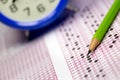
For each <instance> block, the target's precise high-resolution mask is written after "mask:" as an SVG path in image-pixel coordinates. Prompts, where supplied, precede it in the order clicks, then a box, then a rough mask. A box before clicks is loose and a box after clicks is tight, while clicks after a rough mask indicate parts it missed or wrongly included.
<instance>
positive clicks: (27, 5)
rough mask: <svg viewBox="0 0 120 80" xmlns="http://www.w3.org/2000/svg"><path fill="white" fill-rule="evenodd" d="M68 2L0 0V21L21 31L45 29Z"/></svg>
mask: <svg viewBox="0 0 120 80" xmlns="http://www.w3.org/2000/svg"><path fill="white" fill-rule="evenodd" d="M67 3H68V0H0V21H1V22H2V23H4V24H6V25H8V26H10V27H13V28H17V29H21V30H33V29H38V28H43V27H45V26H47V25H48V24H50V23H52V22H53V21H55V20H56V19H57V18H58V17H60V14H61V13H62V12H63V10H64V9H65V8H66V5H67Z"/></svg>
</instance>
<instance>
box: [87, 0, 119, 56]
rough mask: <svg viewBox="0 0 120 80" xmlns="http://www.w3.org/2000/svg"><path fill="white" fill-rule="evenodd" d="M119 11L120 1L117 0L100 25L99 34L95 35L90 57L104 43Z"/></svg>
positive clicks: (90, 47)
mask: <svg viewBox="0 0 120 80" xmlns="http://www.w3.org/2000/svg"><path fill="white" fill-rule="evenodd" d="M119 10H120V0H115V1H114V3H113V4H112V7H111V8H110V10H109V11H108V13H107V15H106V16H105V18H104V19H103V21H102V23H101V24H100V26H99V28H98V30H97V32H96V33H95V34H94V36H93V38H92V41H91V44H90V46H89V51H88V54H87V55H89V54H90V53H91V52H92V51H94V50H95V49H96V48H97V47H98V45H99V44H100V43H101V42H102V40H103V38H104V37H105V35H106V33H107V31H108V30H109V27H110V26H111V24H112V23H113V21H114V19H115V18H116V16H117V14H118V12H119Z"/></svg>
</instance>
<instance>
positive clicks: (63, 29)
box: [0, 0, 120, 80]
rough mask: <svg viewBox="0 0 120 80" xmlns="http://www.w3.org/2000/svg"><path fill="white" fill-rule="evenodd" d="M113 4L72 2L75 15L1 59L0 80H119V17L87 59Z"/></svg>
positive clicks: (90, 0) (93, 0) (95, 0)
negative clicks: (91, 42)
mask: <svg viewBox="0 0 120 80" xmlns="http://www.w3.org/2000/svg"><path fill="white" fill-rule="evenodd" d="M71 1H72V0H71ZM113 2H114V0H73V1H72V3H71V4H72V5H73V6H74V7H75V8H77V10H78V11H77V12H76V13H74V14H73V15H71V16H70V17H69V18H68V19H67V20H65V21H64V22H62V23H61V24H60V25H58V27H57V28H56V29H55V30H53V31H51V32H49V33H46V34H45V35H44V36H42V37H40V38H38V39H36V40H34V41H33V42H30V43H27V44H25V45H23V46H21V47H20V48H21V50H19V51H17V52H16V51H15V52H13V51H14V49H13V51H12V50H11V51H8V54H7V55H3V56H2V57H0V80H120V76H119V74H120V13H119V14H118V16H117V18H116V19H115V21H114V23H113V24H112V26H111V27H110V29H109V31H108V33H107V35H106V36H105V38H104V40H103V42H102V43H101V44H100V46H99V47H98V48H97V49H96V50H95V52H93V53H92V55H91V57H90V58H89V59H88V58H87V56H86V55H87V52H88V47H89V43H90V41H91V38H92V36H93V34H94V33H95V32H96V30H97V28H98V27H99V25H100V23H101V21H102V20H103V18H104V17H105V15H106V13H107V12H108V10H109V9H110V7H111V5H112V3H113Z"/></svg>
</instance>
